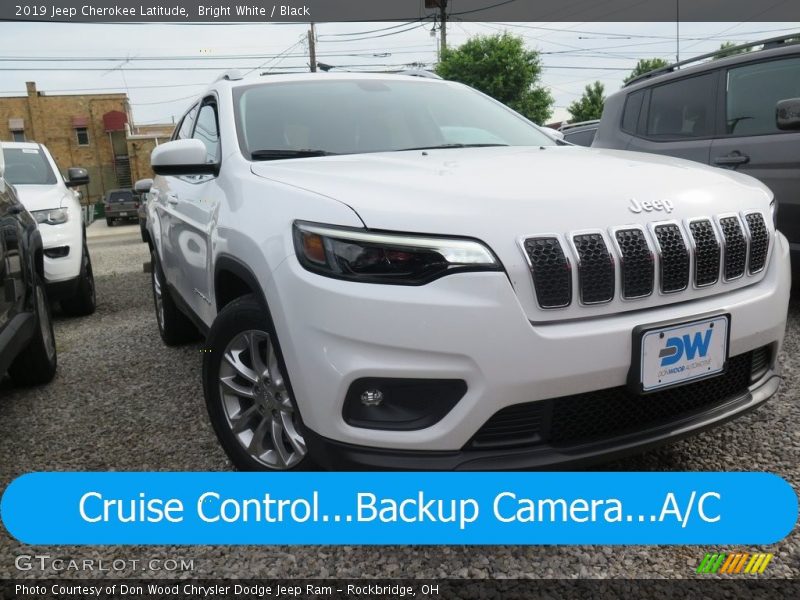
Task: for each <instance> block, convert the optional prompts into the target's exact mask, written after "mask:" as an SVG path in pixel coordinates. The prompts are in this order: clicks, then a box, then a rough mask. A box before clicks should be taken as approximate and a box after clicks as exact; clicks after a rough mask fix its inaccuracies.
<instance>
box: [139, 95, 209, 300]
mask: <svg viewBox="0 0 800 600" xmlns="http://www.w3.org/2000/svg"><path fill="white" fill-rule="evenodd" d="M199 109H200V105H199V104H196V105H194V106H193V107H192V108H191V109H189V111H188V112H187V113H186V114H185V115H184V117H183V119H181V122H180V124H179V125H178V127H177V128H176V129H175V134H174V135H173V136H172V139H173V140H182V139H188V138H190V137H191V136H192V131H194V123H195V120H196V119H197V112H198V110H199ZM184 179H185V178H184V177H173V176H161V177H158V178H156V181H155V183H154V186H153V188H152V189H151V200H152V202H153V214H154V215H155V220H156V221H157V222H155V223H153V227H152V231H153V232H154V233H155V234H156V236H157V237H158V242H157V243H158V245H159V258H160V260H161V268H162V269H163V271H164V276H165V278H166V280H167V283H168V284H169V285H171V286H172V287H174V288H176V289H180V287H182V286H181V282H180V280H181V277H182V271H181V267H182V265H181V261H180V258H179V254H180V248H179V245H178V243H177V242H178V241H177V237H176V235H175V226H176V224H177V223H178V222H179V218H178V217H177V214H176V205H177V203H178V198H179V197H180V194H181V192H183V190H184V189H185V188H186V186H187V185H188V184H187V183H186V182H185V181H184Z"/></svg>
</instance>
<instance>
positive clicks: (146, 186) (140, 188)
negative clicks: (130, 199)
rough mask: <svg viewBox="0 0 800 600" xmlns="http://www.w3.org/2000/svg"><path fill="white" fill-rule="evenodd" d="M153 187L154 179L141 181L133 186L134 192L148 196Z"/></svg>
mask: <svg viewBox="0 0 800 600" xmlns="http://www.w3.org/2000/svg"><path fill="white" fill-rule="evenodd" d="M151 187H153V180H152V179H140V180H139V181H137V182H136V183H135V184H133V191H134V192H136V193H137V194H146V193H147V192H149V191H150V188H151Z"/></svg>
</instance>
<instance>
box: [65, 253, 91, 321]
mask: <svg viewBox="0 0 800 600" xmlns="http://www.w3.org/2000/svg"><path fill="white" fill-rule="evenodd" d="M81 260H82V262H81V274H80V279H79V280H78V286H77V289H76V290H75V295H73V296H72V297H71V298H62V299H61V310H63V311H64V314H67V315H69V316H72V317H85V316H87V315H91V314H92V313H93V312H94V311H95V309H96V308H97V292H96V290H95V287H94V272H93V271H92V258H91V256H89V247H88V246H87V245H86V242H84V243H83V258H82V259H81Z"/></svg>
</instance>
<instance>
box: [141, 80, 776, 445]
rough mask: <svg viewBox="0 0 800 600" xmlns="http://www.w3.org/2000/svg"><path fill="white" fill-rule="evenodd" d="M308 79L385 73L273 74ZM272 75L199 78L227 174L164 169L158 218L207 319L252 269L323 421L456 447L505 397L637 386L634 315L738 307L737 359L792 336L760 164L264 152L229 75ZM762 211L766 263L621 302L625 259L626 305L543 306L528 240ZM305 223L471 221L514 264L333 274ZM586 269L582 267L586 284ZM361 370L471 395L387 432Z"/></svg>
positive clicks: (185, 292)
mask: <svg viewBox="0 0 800 600" xmlns="http://www.w3.org/2000/svg"><path fill="white" fill-rule="evenodd" d="M303 77H308V78H312V77H330V78H337V77H338V78H344V79H354V78H355V79H357V78H369V77H376V76H370V75H356V74H342V75H332V74H325V75H307V76H275V77H274V78H273V77H270V78H269V80H268V82H273V81H275V82H282V81H289V80H292V81H294V80H299V79H302V78H303ZM377 77H382V78H386V79H392V78H393V76H388V75H387V76H377ZM395 78H402V77H395ZM403 79H404V78H403ZM262 82H264V79H263V78H262V79H260V80H259V79H256V80H245V81H219V82H217V83H215V84H214V85H213V86H212V87H211V88H210V89H209V91H208V92H206V93H205V94H203V96H202V97H206V96H208V95H214V96H215V97H216V99H217V103H218V106H219V107H220V108H219V128H220V132H221V146H222V152H221V156H222V160H221V171H220V174H219V176H217V177H213V176H203V177H193V178H191V177H175V176H168V177H165V176H157V177H156V178H155V180H154V184H153V187H152V190H151V198H152V201H151V202H149V203H148V211H149V212H148V220H147V223H148V229H149V232H150V237H151V240H152V243H153V245H154V247H155V250H156V252H157V254H158V257H159V260H160V261H161V263H162V266H163V268H164V272H165V276H166V279H167V282H168V283H169V285H170V286H171V287H172V288H173V289H174V291H175V292H176V293H177V294H178V295H179V296H180V297H181V299H182V300H184V301H185V303H186V304H187V305H188V306H189V307H190V308H191V310H192V311H193V312H194V313H195V315H194V316H196V317H197V319H196V320H197V321H200V322H202V323H203V324H205V325H206V326H208V327H210V326H211V325H212V323H213V321H214V318H215V317H216V314H217V306H216V296H217V291H216V290H215V289H214V272H215V267H216V265H217V264H218V262H219V261H220V259H221V258H222V257H227V258H234V259H236V260H237V261H239V262H240V263H241V264H243V265H245V266H246V267H247V268H248V269H249V271H250V272H251V273H252V274H253V275H254V277H255V278H256V279H257V282H258V285H259V287H260V290H258V292H259V294H261V295H263V297H264V298H265V300H266V302H267V303H268V305H269V311H270V314H271V316H272V319H273V322H274V324H275V328H276V330H277V333H278V337H279V340H280V344H281V348H282V352H283V355H284V359H285V362H286V367H287V369H288V372H289V376H290V379H291V382H292V388H293V391H294V394H295V400H296V403H297V405H298V407H299V409H300V412H301V414H302V417H303V421H304V423H305V425H306V426H307V427H308V428H309V429H311V430H313V431H314V432H315V433H316V434H318V435H320V436H322V437H324V438H327V439H329V440H333V441H335V442H340V443H345V444H353V445H356V446H361V447H370V448H385V449H403V450H419V451H423V450H424V451H443V450H449V451H457V450H459V449H461V448H462V447H463V446H464V444H465V443H467V442H468V441H469V440H470V438H471V437H472V436H473V435H474V434H475V432H476V431H477V430H478V429H479V428H480V427H481V426H482V425H483V424H484V423H485V422H486V421H487V420H488V419H489V418H490V417H491V416H492V415H493V414H495V413H496V412H497V411H498V410H499V409H501V408H503V407H506V406H511V405H514V404H520V403H526V402H532V401H535V400H540V399H549V398H556V397H560V396H566V395H572V394H579V393H583V392H588V391H592V390H600V389H605V388H611V387H616V386H622V385H625V383H626V381H627V377H628V372H629V370H630V368H631V356H632V335H631V332H632V330H633V329H634V328H635V327H637V326H642V325H646V324H653V323H661V322H666V321H673V320H678V321H691V320H693V319H695V318H696V317H697V316H698V315H707V314H722V313H726V314H730V315H731V324H730V354H731V356H734V355H738V354H742V353H745V352H748V351H751V350H754V349H756V348H760V347H762V346H765V345H769V344H773V345H774V347H775V348H776V349H777V348H780V346H781V344H782V341H783V335H784V328H785V322H786V312H787V306H788V301H789V292H790V271H789V260H788V243H787V242H786V240H785V238H783V236H782V235H781V234H780V233H777V232H776V231H775V230H774V228H773V226H772V220H771V213H770V202H771V200H772V194H771V192H770V191H769V190H768V189H767V188H766V187H765V186H763V185H762V184H761V183H759V182H757V181H756V180H755V179H752V178H749V177H746V176H741V175H738V174H735V173H730V172H728V171H722V170H719V169H714V168H710V167H704V166H700V165H698V164H696V163H693V162H688V161H683V160H679V159H673V158H669V157H664V156H656V155H644V154H637V153H630V152H619V151H604V150H597V149H588V148H580V147H557V146H547V147H493V148H464V149H447V150H426V151H405V152H393V153H374V154H353V155H343V156H326V157H319V158H304V159H292V160H275V161H269V162H257V161H256V162H254V161H250V160H247V159H246V158H245V157H244V156H243V155H242V153H241V151H240V148H239V143H238V139H237V133H236V126H235V122H234V116H233V110H232V109H231V107H232V103H233V102H232V88H235V87H236V86H239V85H249V84H253V83H262ZM268 82H266V85H269V83H268ZM429 82H430V80H427V81H426V82H425V83H421V84H425V85H429V84H431V83H429ZM433 85H451V84H448V83H444V82H438V83H436V82H435V83H433ZM202 97H201V98H202ZM631 199H635V200H636V201H637V203H638V205H639V206H641V205H642V204H643V203H645V204H647V203H649V204H648V205H649V206H653V205H655V206H658V202H660V201H663V200H665V199H668V200H670V201H671V203H672V210H671V211H669V212H667V211H666V210H653V211H652V212H647V213H638V214H637V213H634V212H632V211H631V210H630V208H629V206H630V201H631ZM746 211H757V212H759V213H761V214H762V215H763V217H764V220H765V223H766V224H767V227H768V229H769V233H770V249H769V255H768V257H767V266H766V268H764V269H763V270H762V271H761V272H759V273H756V274H752V275H750V274H748V275H746V276H745V277H742V278H741V279H739V280H735V281H730V282H723V281H720V282H719V283H718V284H716V285H712V286H709V287H708V288H702V289H695V288H693V287H691V286H690V288H689V289H687V290H686V291H685V292H682V293H678V294H671V295H669V296H667V295H662V294H660V293H659V292H658V290H657V289H656V292H655V293H653V294H652V295H651V296H650V297H647V298H643V299H639V300H636V301H629V300H623V299H621V293H620V287H621V281H620V274H619V269H617V273H616V294H615V296H614V299H613V300H612V301H611V302H608V303H606V304H601V305H596V306H583V305H581V304H580V303H579V302H577V301H574V302H572V304H571V305H570V306H569V307H567V308H564V309H556V310H545V309H542V308H540V307H539V306H538V305H537V302H536V298H535V290H534V287H533V284H532V279H531V270H530V266H529V264H528V262H527V260H526V256H525V254H524V252H523V250H522V249H521V245H520V244H521V242H522V241H523V240H524V239H525V238H528V237H532V236H536V235H545V234H553V235H557V236H558V237H559V238H560V239H562V240H563V241H564V247H565V248H569V244H568V240H569V239H570V238H571V237H572V235H573V234H575V233H577V232H585V231H600V232H602V233H603V235H604V237H605V239H606V240H607V242H608V243H609V247H610V244H611V243H612V236H613V230H614V228H617V227H621V226H626V225H632V224H637V225H640V226H643V227H648V228H649V227H652V226H653V225H654V224H657V223H661V222H678V223H680V224H681V225H682V226H684V227H685V225H686V223H687V222H688V220H690V219H695V218H699V217H707V218H713V217H715V216H717V215H720V214H731V213H735V214H737V215H741V214H743V213H744V212H746ZM295 221H310V222H316V223H322V224H326V225H338V226H345V227H353V228H364V227H366V228H369V229H376V230H385V231H393V232H404V233H419V234H432V235H442V236H458V237H463V238H474V239H477V240H480V241H481V242H483V243H485V244H486V246H488V247H489V248H490V249H491V250H492V251H493V252H494V253H495V255H496V256H497V257H498V258H499V260H500V262H501V263H502V266H503V269H504V272H480V273H459V274H453V275H448V276H445V277H442V278H440V279H437V280H435V281H433V282H430V283H427V284H425V285H421V286H397V285H381V284H372V283H356V282H352V281H343V280H338V279H333V278H329V277H324V276H321V275H318V274H315V273H312V272H310V271H308V270H306V269H305V268H304V267H303V266H302V265H301V264H300V262H299V261H298V259H297V257H296V256H295V250H294V245H293V240H292V224H293V223H294V222H295ZM573 271H575V269H573ZM657 278H658V272H656V281H657V280H658V279H657ZM576 281H577V274H576V273H574V272H573V288H574V282H576ZM656 288H657V286H656ZM771 373H772V375H771V376H773V377H774V376H775V373H774V372H771ZM362 377H406V378H441V379H463V380H464V381H466V383H467V386H468V392H467V394H466V396H464V398H462V399H461V401H460V402H459V403H458V404H457V405H456V406H455V408H454V409H453V410H452V411H451V412H450V413H449V414H447V415H446V416H445V417H444V418H443V419H441V420H440V421H439V422H437V423H435V424H434V425H432V426H430V427H426V428H424V429H419V430H415V431H385V430H380V431H376V430H372V429H365V428H358V427H352V426H350V425H348V424H347V423H345V421H344V420H343V418H342V406H343V402H344V397H345V394H346V392H347V389H348V387H349V386H350V384H351V383H352V382H353V381H354V380H356V379H358V378H362ZM772 391H773V392H774V389H773V390H772Z"/></svg>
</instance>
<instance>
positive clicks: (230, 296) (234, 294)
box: [214, 255, 269, 313]
mask: <svg viewBox="0 0 800 600" xmlns="http://www.w3.org/2000/svg"><path fill="white" fill-rule="evenodd" d="M247 294H253V295H254V296H255V297H256V298H257V299H258V301H259V302H261V304H262V305H263V306H264V307H265V308H268V307H269V304H268V303H267V299H266V296H265V295H264V290H263V289H262V288H261V285H260V284H259V283H258V278H257V277H256V276H255V274H254V273H253V271H251V270H250V267H248V266H247V265H245V264H244V263H243V262H242V261H240V260H239V259H237V258H235V257H233V256H229V255H222V256H219V257H218V258H217V261H216V264H215V265H214V301H215V304H216V310H217V313H219V312H220V311H221V310H222V309H223V308H225V306H227V305H228V304H230V303H231V302H233V301H234V300H236V299H237V298H241V297H242V296H245V295H247Z"/></svg>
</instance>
